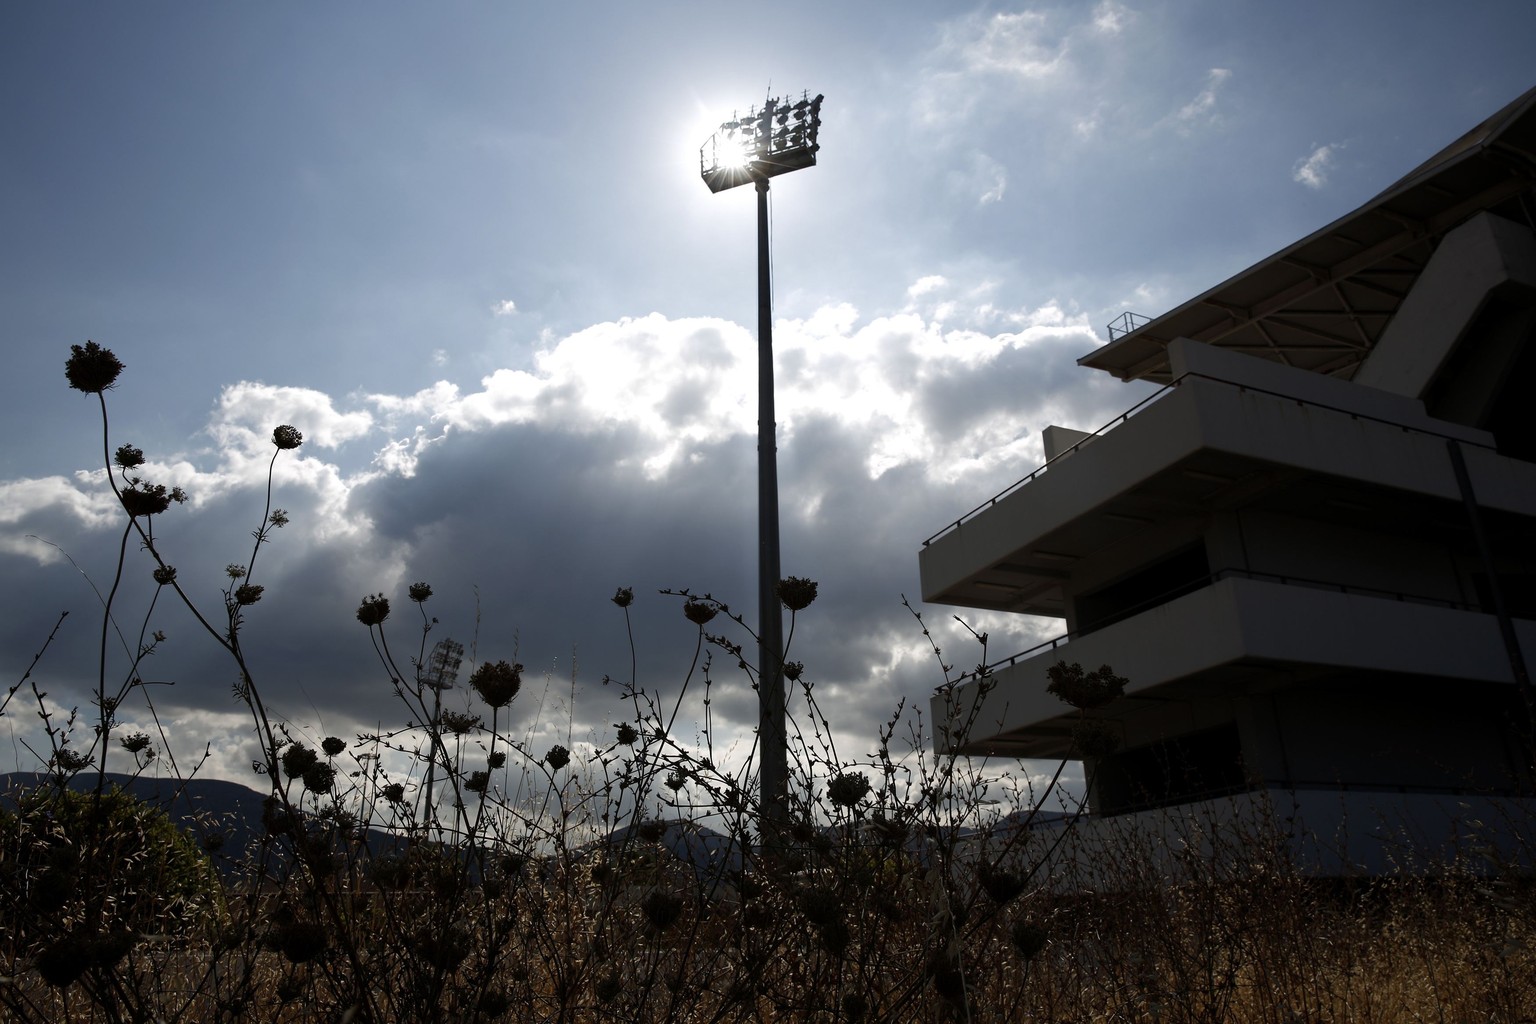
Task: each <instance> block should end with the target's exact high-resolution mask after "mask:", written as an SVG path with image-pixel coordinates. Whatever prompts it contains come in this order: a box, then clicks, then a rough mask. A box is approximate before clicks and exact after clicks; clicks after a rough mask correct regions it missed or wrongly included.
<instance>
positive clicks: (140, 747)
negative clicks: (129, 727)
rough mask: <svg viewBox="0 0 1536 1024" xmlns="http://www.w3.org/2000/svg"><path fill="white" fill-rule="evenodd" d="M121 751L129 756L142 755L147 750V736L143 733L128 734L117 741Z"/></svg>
mask: <svg viewBox="0 0 1536 1024" xmlns="http://www.w3.org/2000/svg"><path fill="white" fill-rule="evenodd" d="M118 742H119V743H121V744H122V745H123V749H124V750H126V751H128V753H130V754H142V753H143V752H144V751H146V750H148V749H149V734H148V733H143V732H135V733H130V734H128V735H127V736H124V737H123V738H122V739H120V740H118Z"/></svg>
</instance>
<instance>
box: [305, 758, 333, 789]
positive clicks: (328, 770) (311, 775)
mask: <svg viewBox="0 0 1536 1024" xmlns="http://www.w3.org/2000/svg"><path fill="white" fill-rule="evenodd" d="M334 785H336V768H335V766H334V765H331V764H327V763H326V762H324V761H316V762H315V763H314V764H312V765H310V766H309V767H308V768H306V769H304V788H305V789H307V790H309V791H310V792H311V793H329V792H330V791H331V787H332V786H334Z"/></svg>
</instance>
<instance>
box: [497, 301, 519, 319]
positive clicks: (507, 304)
mask: <svg viewBox="0 0 1536 1024" xmlns="http://www.w3.org/2000/svg"><path fill="white" fill-rule="evenodd" d="M491 312H492V313H493V314H495V315H496V316H511V315H512V314H513V313H516V312H517V303H515V302H513V301H512V300H511V299H502V300H501V301H500V302H498V303H496V305H494V306H492V307H491Z"/></svg>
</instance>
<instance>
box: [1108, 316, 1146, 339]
mask: <svg viewBox="0 0 1536 1024" xmlns="http://www.w3.org/2000/svg"><path fill="white" fill-rule="evenodd" d="M1151 322H1152V317H1150V316H1142V315H1141V314H1140V313H1132V312H1131V311H1130V310H1126V311H1125V312H1124V313H1121V314H1120V315H1119V316H1117V317H1115V319H1113V320H1111V321H1110V323H1109V326H1108V327H1106V328H1104V329H1105V330H1106V331H1108V332H1109V340H1110V341H1114V340H1115V339H1116V338H1122V337H1124V336H1125V335H1127V334H1130V333H1131V332H1132V331H1139V330H1141V329H1142V328H1143V327H1145V326H1147V324H1149V323H1151Z"/></svg>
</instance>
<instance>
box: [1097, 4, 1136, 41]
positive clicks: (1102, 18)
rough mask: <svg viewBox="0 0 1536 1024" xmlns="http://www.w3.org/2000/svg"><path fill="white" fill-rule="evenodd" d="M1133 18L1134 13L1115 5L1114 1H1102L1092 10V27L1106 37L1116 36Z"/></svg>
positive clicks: (1124, 7) (1122, 6)
mask: <svg viewBox="0 0 1536 1024" xmlns="http://www.w3.org/2000/svg"><path fill="white" fill-rule="evenodd" d="M1134 18H1135V14H1134V12H1132V11H1131V10H1130V9H1129V8H1128V7H1126V6H1125V5H1124V4H1119V3H1115V0H1102V2H1100V3H1099V4H1097V5H1096V6H1095V7H1094V8H1093V27H1094V28H1095V29H1097V30H1098V31H1100V32H1103V33H1106V34H1108V35H1118V34H1119V33H1121V32H1123V31H1125V28H1126V26H1127V25H1129V24H1130V23H1131V21H1132V20H1134Z"/></svg>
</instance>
